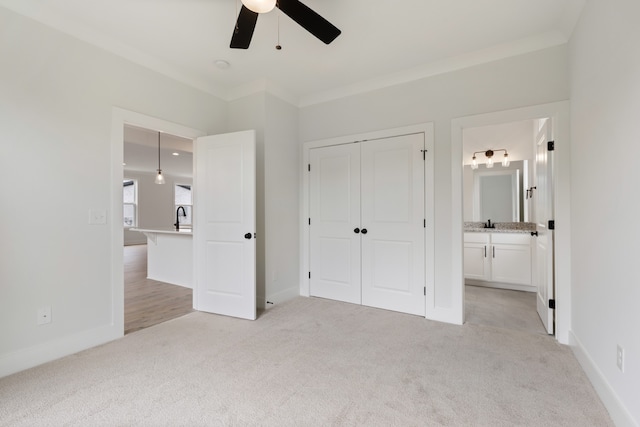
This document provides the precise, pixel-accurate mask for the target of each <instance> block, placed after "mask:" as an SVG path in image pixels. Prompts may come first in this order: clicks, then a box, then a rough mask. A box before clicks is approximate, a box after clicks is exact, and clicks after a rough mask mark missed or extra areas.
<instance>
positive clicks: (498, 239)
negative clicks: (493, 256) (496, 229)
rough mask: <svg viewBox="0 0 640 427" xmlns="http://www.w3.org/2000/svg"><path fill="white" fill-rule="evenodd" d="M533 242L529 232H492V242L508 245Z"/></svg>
mask: <svg viewBox="0 0 640 427" xmlns="http://www.w3.org/2000/svg"><path fill="white" fill-rule="evenodd" d="M530 242H531V234H529V233H492V234H491V243H497V244H500V243H502V244H506V245H528V244H529V243H530Z"/></svg>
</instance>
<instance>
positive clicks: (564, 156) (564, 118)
mask: <svg viewBox="0 0 640 427" xmlns="http://www.w3.org/2000/svg"><path fill="white" fill-rule="evenodd" d="M569 105H570V104H569V101H561V102H555V103H550V104H541V105H535V106H530V107H523V108H517V109H512V110H504V111H498V112H494V113H487V114H479V115H475V116H467V117H460V118H456V119H453V120H452V121H451V183H452V188H451V191H452V197H451V216H452V224H453V225H452V227H451V251H452V262H451V267H452V270H451V280H452V283H453V292H452V294H453V304H455V306H456V307H455V312H456V317H458V318H459V319H460V321H461V323H464V264H463V261H464V260H463V217H462V207H463V200H462V199H463V189H462V187H463V180H462V171H463V168H462V166H463V158H462V131H463V129H465V128H471V127H479V126H488V125H498V124H502V123H508V122H515V121H521V120H529V119H538V118H543V117H548V118H551V119H552V121H553V126H554V136H555V138H554V139H555V151H554V164H553V168H554V171H553V172H554V183H553V188H554V195H553V197H554V204H555V222H556V224H557V225H558V227H557V228H556V230H555V231H554V233H555V251H554V264H555V269H554V278H555V300H556V313H555V321H556V335H555V336H556V339H557V340H558V341H559V342H560V343H562V344H569V334H570V331H571V261H570V260H571V245H570V244H571V233H570V229H571V216H570V204H571V202H570V200H571V190H570V184H571V146H570V139H569V138H570V123H569V119H570V111H569ZM558 260H562V261H561V262H558Z"/></svg>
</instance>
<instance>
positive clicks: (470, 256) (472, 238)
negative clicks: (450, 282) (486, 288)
mask: <svg viewBox="0 0 640 427" xmlns="http://www.w3.org/2000/svg"><path fill="white" fill-rule="evenodd" d="M489 251H490V246H489V234H481V233H465V238H464V277H465V279H475V280H491V258H489Z"/></svg>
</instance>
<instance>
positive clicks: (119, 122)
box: [109, 107, 206, 336]
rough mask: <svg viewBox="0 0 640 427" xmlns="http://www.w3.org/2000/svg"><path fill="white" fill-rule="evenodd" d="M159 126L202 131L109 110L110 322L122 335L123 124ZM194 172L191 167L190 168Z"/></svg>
mask: <svg viewBox="0 0 640 427" xmlns="http://www.w3.org/2000/svg"><path fill="white" fill-rule="evenodd" d="M127 124H128V125H134V126H139V127H143V128H147V129H154V130H162V131H163V132H167V133H170V134H172V135H178V136H183V137H185V138H190V139H196V138H197V137H199V136H205V135H206V133H205V132H203V131H201V130H197V129H193V128H190V127H186V126H183V125H180V124H177V123H173V122H170V121H168V120H164V119H160V118H157V117H152V116H147V115H145V114H141V113H136V112H134V111H129V110H125V109H123V108H118V107H113V109H112V114H111V219H110V220H109V229H110V234H111V251H110V253H111V298H112V301H111V307H112V312H111V324H112V325H113V326H114V328H115V330H116V331H119V336H124V260H123V257H124V236H123V233H122V221H123V219H122V180H123V179H124V167H123V166H122V162H123V161H124V126H125V125H127ZM194 173H195V171H194Z"/></svg>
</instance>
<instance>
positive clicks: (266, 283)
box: [229, 92, 299, 304]
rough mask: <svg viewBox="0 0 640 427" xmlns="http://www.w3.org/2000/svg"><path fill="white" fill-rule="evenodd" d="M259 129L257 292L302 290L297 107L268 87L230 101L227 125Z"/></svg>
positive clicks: (269, 295)
mask: <svg viewBox="0 0 640 427" xmlns="http://www.w3.org/2000/svg"><path fill="white" fill-rule="evenodd" d="M246 129H255V130H256V131H257V133H256V138H257V167H256V169H257V170H256V177H257V178H256V179H257V181H258V182H257V199H258V200H257V215H258V224H257V232H258V243H257V256H258V259H257V280H258V283H257V298H258V301H259V303H260V304H265V302H266V301H270V302H273V303H278V302H282V301H284V300H287V299H289V298H291V297H294V296H296V295H298V288H299V284H298V268H299V267H298V265H299V260H298V258H299V252H298V221H299V218H298V182H299V181H298V180H299V176H298V168H299V157H298V149H299V147H298V145H299V144H298V108H297V107H294V106H293V105H291V104H288V103H287V102H285V101H282V100H280V99H279V98H277V97H275V96H272V95H269V94H267V93H264V92H263V93H258V94H254V95H250V96H247V97H244V98H241V99H239V100H236V101H232V102H230V103H229V131H240V130H246Z"/></svg>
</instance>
